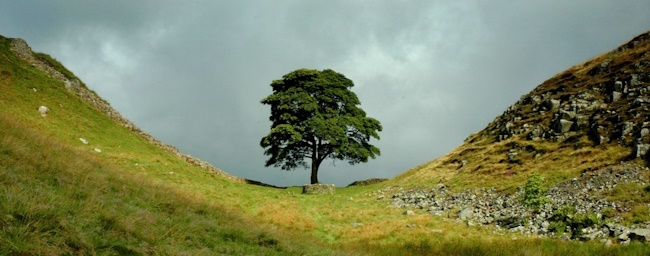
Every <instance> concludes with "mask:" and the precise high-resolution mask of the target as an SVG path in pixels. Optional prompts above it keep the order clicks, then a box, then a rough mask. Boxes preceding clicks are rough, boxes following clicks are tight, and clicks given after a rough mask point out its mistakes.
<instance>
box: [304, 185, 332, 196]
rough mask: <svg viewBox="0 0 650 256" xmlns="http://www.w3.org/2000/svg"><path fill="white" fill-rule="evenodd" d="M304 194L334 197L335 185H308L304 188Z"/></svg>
mask: <svg viewBox="0 0 650 256" xmlns="http://www.w3.org/2000/svg"><path fill="white" fill-rule="evenodd" d="M302 193H303V194H313V195H324V194H327V195H333V194H334V184H307V185H304V186H302Z"/></svg>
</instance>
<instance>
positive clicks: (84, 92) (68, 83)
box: [11, 38, 266, 185]
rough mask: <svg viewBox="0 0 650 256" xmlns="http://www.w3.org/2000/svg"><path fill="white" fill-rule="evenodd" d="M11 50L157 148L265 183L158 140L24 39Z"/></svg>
mask: <svg viewBox="0 0 650 256" xmlns="http://www.w3.org/2000/svg"><path fill="white" fill-rule="evenodd" d="M11 51H12V52H14V54H15V55H16V56H17V57H19V58H21V59H23V60H24V61H26V62H28V63H29V64H31V65H32V66H34V67H36V68H38V69H40V70H41V71H43V72H45V73H47V74H49V75H50V76H51V77H52V78H54V79H56V80H59V81H61V82H62V83H63V84H64V85H65V88H66V89H68V90H70V91H72V92H74V93H75V94H77V95H78V96H79V97H80V98H81V99H82V100H84V101H86V102H88V103H90V104H91V105H92V106H93V107H95V108H96V109H97V110H99V111H100V112H102V113H104V114H105V115H107V116H108V117H110V118H111V119H113V120H115V122H117V123H118V124H120V125H122V126H124V127H125V128H127V129H129V130H130V131H132V132H133V133H135V134H137V135H138V136H139V137H140V138H142V139H144V140H146V141H148V142H149V143H151V144H153V145H156V146H158V147H159V148H161V149H163V150H165V151H167V152H169V153H171V154H172V155H174V156H176V157H178V158H180V159H182V160H183V161H185V162H187V163H189V164H191V165H194V166H198V167H200V168H201V169H204V170H206V171H208V172H211V173H214V174H217V175H219V176H222V177H226V178H228V179H231V180H234V181H238V182H246V183H259V184H261V185H266V184H262V183H260V182H253V181H250V182H249V181H248V180H246V179H242V178H239V177H235V176H233V175H230V174H228V173H226V172H224V171H222V170H220V169H218V168H215V167H214V166H212V165H210V164H209V163H208V162H205V161H202V160H201V159H198V158H196V157H193V156H190V155H187V154H183V153H181V152H180V151H179V150H178V149H177V148H176V147H174V146H173V145H168V144H165V143H163V142H161V141H160V140H158V139H156V138H154V137H153V136H151V135H150V134H149V133H147V132H145V131H143V130H141V129H140V128H138V127H137V126H136V125H135V124H133V123H132V122H131V121H129V120H128V119H126V118H124V117H122V115H120V113H119V112H117V111H116V110H115V109H113V108H112V107H111V105H110V104H109V103H108V102H106V101H105V100H104V99H102V98H100V97H99V96H97V95H96V94H95V93H93V92H92V91H90V90H88V88H87V87H86V86H85V85H84V84H83V83H82V82H81V81H79V80H78V79H70V78H68V77H66V76H65V75H63V74H62V73H61V72H59V71H58V70H56V68H54V67H53V66H52V65H51V64H50V63H47V62H44V61H42V60H40V59H38V58H36V57H35V56H34V53H33V52H32V49H31V48H30V47H29V45H28V44H27V42H25V40H23V39H20V38H14V39H11Z"/></svg>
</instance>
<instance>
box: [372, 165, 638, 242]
mask: <svg viewBox="0 0 650 256" xmlns="http://www.w3.org/2000/svg"><path fill="white" fill-rule="evenodd" d="M649 174H650V169H648V168H647V167H642V166H637V165H624V166H613V167H609V168H604V169H602V170H600V171H596V172H584V173H583V174H582V175H581V176H580V177H576V178H573V179H571V180H568V181H565V182H562V183H559V184H556V185H554V186H552V187H550V188H549V189H548V190H547V192H546V197H548V198H549V200H550V203H547V204H545V205H543V206H542V207H540V208H539V209H531V208H527V207H526V206H524V205H523V204H522V203H521V198H522V197H523V193H524V191H523V189H521V188H519V189H517V191H516V192H515V193H513V194H506V193H501V192H497V191H496V190H495V189H493V188H492V189H477V190H465V191H462V192H458V193H451V192H450V190H449V188H448V187H447V186H446V185H444V184H438V185H436V186H435V187H434V188H430V189H409V190H403V189H401V188H396V187H390V188H387V189H385V190H381V191H376V195H377V199H380V200H383V199H384V198H386V194H388V195H389V197H388V198H390V204H391V205H393V206H394V207H399V208H407V209H419V210H421V211H424V212H428V213H429V214H431V215H435V216H443V217H447V218H454V219H457V220H458V221H464V222H466V223H467V224H468V225H491V226H493V227H494V229H495V232H518V233H521V234H526V235H538V236H555V237H562V236H563V234H564V237H566V239H575V240H595V239H610V238H616V239H619V240H620V242H622V243H626V242H629V239H636V240H644V239H648V240H650V223H645V224H642V225H637V226H632V227H626V226H623V225H622V224H621V218H620V215H621V214H623V213H627V212H630V211H631V210H632V209H630V208H629V206H627V204H626V202H618V201H608V200H607V199H606V197H605V195H606V194H607V193H609V192H611V191H612V190H613V189H615V188H616V187H617V186H621V185H624V184H627V183H638V184H647V183H648V179H647V177H648V175H649ZM567 207H570V208H571V209H572V210H573V211H572V212H571V214H575V215H584V216H587V215H588V214H595V215H593V218H596V219H595V220H593V221H594V223H591V225H585V226H584V227H582V226H581V227H580V230H571V227H568V228H567V227H564V226H563V227H559V228H561V229H562V230H563V231H562V232H560V233H558V231H557V228H558V227H557V223H558V218H559V217H558V212H561V211H562V210H563V209H566V208H567ZM603 213H607V214H609V215H611V216H607V218H605V216H603ZM586 223H589V222H586ZM552 225H555V226H552ZM646 231H647V232H646ZM622 234H624V236H622V237H623V238H624V239H621V238H620V237H619V236H621V235H622ZM644 241H645V240H644Z"/></svg>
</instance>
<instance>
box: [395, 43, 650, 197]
mask: <svg viewBox="0 0 650 256" xmlns="http://www.w3.org/2000/svg"><path fill="white" fill-rule="evenodd" d="M648 33H649V32H646V33H644V34H642V35H641V36H639V37H647V36H648ZM639 37H637V38H639ZM635 39H636V38H635ZM637 43H638V44H637ZM630 44H634V47H629V45H630ZM623 46H628V48H627V49H624V50H614V51H611V52H609V53H605V54H601V55H599V56H596V57H595V58H593V59H591V60H589V61H587V62H585V63H582V64H579V65H576V66H573V67H571V68H569V69H567V70H565V71H563V72H561V73H558V74H557V75H555V76H554V77H552V78H550V79H548V80H547V81H545V82H544V83H542V84H541V85H540V86H538V87H537V88H535V89H534V90H533V91H532V92H530V93H529V94H528V95H524V97H530V96H532V95H542V94H545V93H550V94H552V95H553V98H555V99H562V101H563V102H566V101H567V99H568V98H569V97H570V96H575V95H578V94H579V93H581V92H590V91H592V90H594V88H597V87H602V85H603V84H606V83H609V82H610V81H611V80H612V79H614V78H615V77H616V79H621V80H623V79H625V78H627V77H629V74H632V73H636V72H638V71H639V70H637V68H635V65H634V63H639V62H644V61H645V62H648V61H650V41H648V40H645V41H641V42H636V43H632V42H630V43H627V44H624V45H623ZM619 49H621V48H619ZM605 62H607V63H608V64H609V65H608V66H607V68H605V69H604V70H605V71H603V72H599V73H597V74H594V73H592V72H591V71H593V70H594V69H598V68H599V67H601V65H602V64H603V63H605ZM638 68H639V69H641V70H643V66H640V67H638ZM645 68H646V69H647V65H646V67H645ZM645 72H648V70H645ZM642 96H644V95H642ZM646 96H647V95H646ZM639 97H641V96H639ZM522 98H523V97H522ZM633 99H634V98H632V99H631V100H628V101H625V100H622V101H617V102H614V103H609V105H611V109H612V110H616V111H617V114H616V115H622V116H623V118H624V120H627V121H634V122H636V123H642V122H643V121H645V120H646V118H647V112H642V113H641V115H638V116H632V115H631V114H629V113H630V111H628V110H629V109H630V108H631V105H632V104H631V102H632V101H633ZM596 100H600V101H601V102H603V101H604V102H607V100H604V99H603V98H602V95H599V94H596V99H594V100H593V101H596ZM532 105H533V104H524V103H520V104H519V105H517V106H516V107H515V110H516V111H517V112H518V116H519V117H522V119H521V120H519V121H514V122H513V123H514V124H515V125H516V126H518V127H521V125H522V124H532V125H536V124H542V125H545V126H547V127H548V126H549V125H550V123H551V120H552V119H553V117H552V115H553V112H552V111H547V112H546V113H545V114H539V113H537V112H535V111H533V110H532ZM633 113H636V112H633ZM504 116H506V117H508V118H509V119H512V117H513V116H507V115H506V114H504ZM606 117H607V116H606ZM497 119H498V118H497ZM495 125H496V122H492V123H490V124H489V125H488V127H486V129H484V130H482V131H480V132H478V133H476V134H473V135H471V136H469V137H468V138H467V139H466V141H465V143H463V144H462V145H460V146H459V147H457V148H456V149H454V150H452V151H451V152H449V153H447V154H446V155H445V156H443V157H441V158H439V159H435V160H433V161H431V162H429V163H426V164H423V165H421V166H418V167H415V168H413V169H411V170H409V171H407V172H405V173H403V174H401V175H399V176H398V177H397V178H396V179H394V180H393V181H392V183H393V184H400V185H405V186H421V185H427V184H432V183H433V184H435V183H438V182H444V183H446V184H450V185H451V186H452V188H454V189H457V190H459V189H465V188H470V187H496V188H497V189H499V190H512V189H513V188H515V187H516V186H521V185H523V184H524V183H525V180H526V179H527V178H528V176H529V175H530V174H531V173H540V174H541V175H543V176H545V177H546V179H547V180H549V181H550V182H551V183H556V182H559V181H563V180H567V179H569V178H571V177H575V176H577V175H579V174H580V172H582V171H584V170H594V169H598V168H599V167H603V166H608V165H613V164H617V163H619V162H621V161H629V160H630V155H632V153H633V146H632V145H633V143H632V142H631V140H633V139H634V138H632V137H631V136H629V137H630V138H627V139H626V140H625V142H624V145H623V144H617V143H616V142H615V141H613V142H610V143H608V144H606V145H595V143H594V142H593V141H590V139H589V137H588V134H587V132H586V130H582V131H579V132H574V133H573V134H572V136H571V138H569V139H567V140H565V141H562V142H558V143H556V142H549V141H546V140H542V141H531V140H527V139H526V134H516V135H514V136H512V137H511V138H508V139H507V140H504V141H501V142H497V141H496V135H493V134H489V132H488V131H490V130H493V129H496V128H495ZM612 128H613V127H608V129H612ZM511 149H516V150H517V151H519V152H521V154H520V156H519V159H518V160H517V161H514V162H511V161H508V160H507V155H508V152H509V150H511ZM538 153H539V157H535V156H536V155H537V154H538ZM463 160H466V161H467V165H465V166H464V167H462V168H461V167H460V165H461V162H462V161H463ZM634 162H637V163H639V164H643V161H642V160H634Z"/></svg>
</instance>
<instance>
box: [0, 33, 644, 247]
mask: <svg viewBox="0 0 650 256" xmlns="http://www.w3.org/2000/svg"><path fill="white" fill-rule="evenodd" d="M8 44H9V42H8V40H7V39H4V38H0V202H1V203H0V255H20V254H24V255H30V254H32V255H61V254H100V255H149V254H171V255H215V254H217V255H218V254H226V255H623V254H625V255H648V254H650V248H648V247H647V246H645V245H642V244H639V243H632V244H631V245H628V246H613V247H609V248H605V247H603V246H602V245H600V244H599V243H596V242H593V243H578V242H561V241H559V240H554V239H544V238H535V237H530V238H527V237H521V236H517V235H514V234H512V235H510V234H508V235H496V234H493V233H492V229H491V228H490V227H480V226H476V227H468V226H466V225H465V224H464V223H461V222H456V221H455V220H452V219H448V218H443V217H433V216H432V215H429V214H428V213H426V212H421V211H417V210H416V214H415V215H412V216H405V215H403V214H402V212H403V211H404V209H398V208H394V207H391V206H390V204H389V203H388V202H387V201H386V200H377V196H376V193H375V192H376V191H378V190H382V189H385V188H387V187H388V186H397V185H399V186H404V187H414V186H433V185H435V184H436V183H437V182H439V181H440V180H444V181H445V182H446V183H449V184H451V186H452V187H455V188H456V189H462V188H466V187H469V186H472V184H474V185H477V186H494V185H499V186H500V188H501V189H503V190H507V189H511V188H513V187H514V186H517V185H521V184H523V182H524V180H523V179H521V178H517V177H519V176H516V177H515V178H512V179H511V180H509V181H508V182H505V183H499V182H498V181H500V180H501V179H502V178H503V177H504V175H506V174H504V173H501V172H505V171H502V170H501V169H498V166H497V165H495V166H489V168H488V167H485V168H486V169H494V170H496V171H495V173H491V174H481V175H475V174H473V173H472V172H460V173H459V172H458V171H457V170H458V166H457V165H456V162H455V161H453V160H450V159H451V158H453V157H455V156H454V155H453V154H450V155H449V156H447V157H443V158H441V159H438V160H435V161H434V163H437V162H436V161H438V162H440V163H444V164H441V165H439V167H435V168H434V167H432V166H431V165H424V166H422V167H420V168H419V169H422V168H425V169H426V168H429V169H428V170H427V171H426V172H422V171H415V169H414V171H411V172H407V173H405V174H404V175H402V176H400V177H398V178H396V179H394V180H390V181H387V182H383V183H379V184H374V185H370V186H364V187H350V188H339V189H337V193H336V194H335V195H303V194H301V193H300V188H297V187H291V188H287V189H275V188H268V187H261V186H254V185H248V184H243V183H238V182H235V181H232V180H229V179H226V178H223V177H221V176H218V175H215V174H211V173H207V172H205V171H204V170H203V169H200V168H198V167H196V166H192V165H189V164H187V163H185V162H184V161H182V160H180V159H178V158H177V157H175V156H173V155H171V154H169V153H167V152H165V151H163V150H162V149H160V148H158V147H156V146H153V145H152V144H150V143H148V142H146V141H145V140H143V139H141V138H140V137H138V136H137V135H135V134H133V133H132V132H130V131H129V130H128V129H126V128H124V127H122V126H120V125H119V124H118V123H116V122H115V121H113V120H111V119H110V118H108V117H107V116H106V115H104V114H103V113H101V112H99V111H97V110H96V109H94V108H93V107H92V106H91V105H89V104H88V103H86V102H84V101H82V100H81V99H79V98H78V97H77V96H76V95H75V94H74V93H72V92H70V91H68V90H66V89H65V88H64V85H63V84H62V83H61V82H59V81H57V80H55V79H53V78H51V77H50V76H48V75H47V74H45V73H43V72H41V71H40V70H38V69H37V68H35V67H33V66H31V65H29V64H27V63H25V62H23V61H20V60H19V59H17V58H16V57H15V56H14V55H13V54H12V53H11V52H10V51H9V48H8ZM39 57H40V58H43V59H48V61H51V62H55V60H53V59H51V58H50V57H49V56H46V55H43V54H40V55H39ZM57 68H59V69H63V66H58V67H57ZM62 73H64V74H68V76H71V77H72V76H74V75H73V74H71V73H69V71H67V72H62ZM34 89H35V90H34ZM41 105H45V106H48V107H49V108H50V112H49V114H48V116H47V117H41V116H40V115H39V113H38V111H37V109H38V107H39V106H41ZM79 138H84V139H85V140H87V141H88V142H89V143H88V144H84V143H82V142H81V141H80V139H79ZM502 146H504V147H505V145H502ZM533 146H535V147H537V148H540V149H542V148H543V149H546V150H548V151H549V152H550V151H558V150H559V151H560V152H562V153H563V154H564V153H566V154H571V152H573V151H569V150H568V149H562V148H555V147H554V146H552V145H547V144H535V145H533ZM471 147H476V149H474V148H470V146H462V147H460V148H458V149H456V151H457V152H462V151H463V150H472V151H474V152H484V153H483V154H472V157H473V158H471V159H470V160H471V161H470V164H469V165H468V166H466V168H467V169H476V168H477V167H478V165H479V163H480V161H481V160H482V159H481V157H482V158H487V159H491V158H494V157H496V156H494V155H490V152H492V151H491V150H502V149H500V148H493V147H500V145H499V144H497V145H496V146H494V145H491V144H489V143H483V144H481V143H478V144H476V145H474V146H471ZM95 149H100V151H101V152H97V151H95ZM562 150H566V151H562ZM573 153H574V154H580V151H576V152H573ZM627 153H628V152H624V150H623V149H616V148H615V149H613V150H604V149H594V151H593V152H589V153H584V154H588V155H590V156H591V157H592V158H593V159H591V162H598V163H599V164H602V163H601V162H602V161H611V159H617V157H619V156H620V155H624V154H627ZM524 157H529V156H524ZM547 158H548V159H547ZM598 159H603V160H602V161H601V160H598ZM448 160H450V161H448ZM535 161H539V162H537V164H538V165H544V164H548V163H551V162H553V161H556V159H553V158H552V156H544V157H542V158H540V159H538V160H535ZM573 161H574V160H570V159H566V160H565V162H562V164H563V165H566V166H568V168H566V169H557V170H556V171H557V172H553V173H558V175H557V176H552V177H550V176H549V177H550V178H551V179H558V180H559V179H563V178H565V177H570V176H571V175H573V174H575V173H576V172H577V171H578V169H579V166H581V165H580V163H574V162H573ZM599 161H600V162H599ZM215 164H216V165H218V163H215ZM464 168H465V167H464ZM517 168H520V169H517V170H514V171H515V172H520V173H527V172H528V171H529V169H530V168H531V166H527V165H523V166H521V167H517ZM416 169H418V168H416ZM551 170H555V169H552V168H551ZM545 173H547V174H548V173H550V172H545ZM520 176H524V175H520ZM612 196H620V193H619V194H613V195H612Z"/></svg>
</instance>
